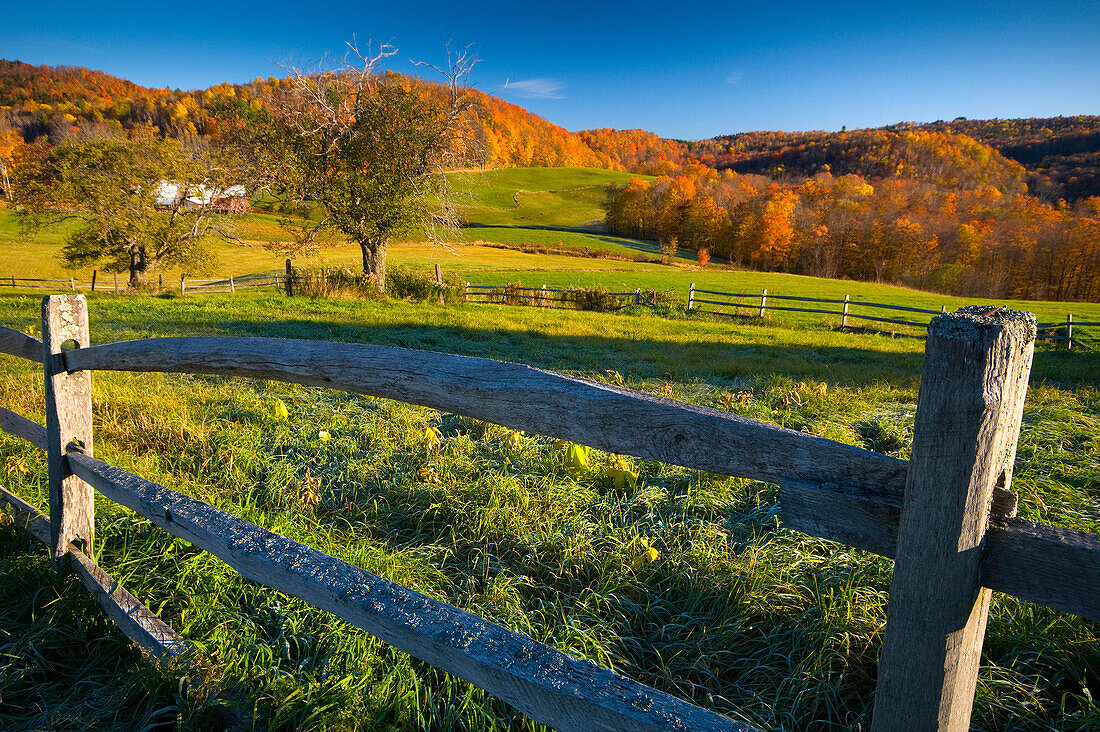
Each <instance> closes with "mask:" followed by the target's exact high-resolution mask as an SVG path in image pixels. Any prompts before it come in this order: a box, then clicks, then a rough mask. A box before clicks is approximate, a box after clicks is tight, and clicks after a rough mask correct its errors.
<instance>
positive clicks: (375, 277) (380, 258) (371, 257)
mask: <svg viewBox="0 0 1100 732" xmlns="http://www.w3.org/2000/svg"><path fill="white" fill-rule="evenodd" d="M359 248H360V249H362V250H363V274H365V275H367V276H368V277H370V279H371V281H372V282H374V284H375V286H377V287H378V289H379V290H383V291H384V290H385V289H386V240H385V239H374V240H371V241H364V242H359Z"/></svg>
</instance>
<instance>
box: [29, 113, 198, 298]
mask: <svg viewBox="0 0 1100 732" xmlns="http://www.w3.org/2000/svg"><path fill="white" fill-rule="evenodd" d="M207 173H208V169H207V166H205V165H204V164H203V162H202V160H201V158H200V157H199V156H198V155H197V154H195V152H194V151H190V150H187V149H185V147H184V146H183V144H182V143H180V142H179V141H177V140H171V139H166V140H160V139H156V138H154V137H151V136H147V135H146V136H143V135H138V136H136V137H134V138H130V139H125V138H122V139H101V140H84V141H81V140H73V141H65V142H63V143H62V144H60V145H57V146H56V147H47V146H46V145H44V144H39V145H35V146H32V148H31V151H30V153H29V154H27V155H25V156H24V160H23V164H22V165H21V166H20V168H19V170H18V180H17V183H16V185H15V191H16V203H17V204H19V205H20V206H21V208H22V211H23V216H24V224H25V225H26V226H27V227H28V228H32V229H36V228H41V227H43V226H48V225H51V224H55V223H58V222H60V221H63V220H76V221H79V222H80V225H79V226H78V227H77V228H76V229H75V231H73V233H71V234H70V235H69V236H68V238H67V240H66V242H65V247H64V249H63V250H62V257H63V259H64V260H65V262H66V263H67V264H68V265H70V266H74V267H77V266H85V265H93V264H98V263H104V264H106V269H107V270H108V271H113V272H124V271H127V272H129V276H130V286H131V287H138V286H140V285H141V284H142V283H144V282H145V279H146V277H147V276H148V275H149V273H150V272H153V271H154V270H156V269H157V268H158V267H161V266H164V265H169V264H180V265H184V266H195V267H201V266H203V264H204V263H207V262H208V261H209V259H210V256H211V253H210V249H209V246H208V244H209V241H210V240H211V238H212V236H211V235H212V234H213V233H214V231H215V217H214V216H213V212H212V207H211V206H210V205H209V203H210V202H211V199H212V198H214V197H216V195H217V192H216V188H215V187H214V186H212V185H209V184H207V185H203V182H205V181H206V175H207ZM196 181H197V182H198V183H196ZM166 183H167V184H169V185H171V186H174V189H172V188H169V189H168V190H174V195H172V196H170V198H171V200H170V201H167V202H166V203H165V202H164V201H163V200H162V203H161V204H159V205H158V200H157V199H158V196H161V197H162V199H163V197H164V193H165V188H164V186H165V184H166ZM189 198H190V199H191V200H188V199H189Z"/></svg>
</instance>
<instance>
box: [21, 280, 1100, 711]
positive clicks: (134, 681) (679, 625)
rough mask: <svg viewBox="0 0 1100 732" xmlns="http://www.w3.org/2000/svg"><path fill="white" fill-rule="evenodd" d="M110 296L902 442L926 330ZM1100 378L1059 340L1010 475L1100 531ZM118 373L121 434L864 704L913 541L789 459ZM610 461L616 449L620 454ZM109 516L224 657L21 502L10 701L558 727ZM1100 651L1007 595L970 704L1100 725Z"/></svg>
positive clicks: (733, 706)
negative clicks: (158, 632)
mask: <svg viewBox="0 0 1100 732" xmlns="http://www.w3.org/2000/svg"><path fill="white" fill-rule="evenodd" d="M578 261H581V260H578ZM39 303H40V298H39V297H38V296H29V295H17V296H5V297H0V323H2V324H4V325H7V326H11V327H16V328H20V329H24V330H30V331H34V330H35V323H36V322H37V317H38V312H39ZM89 311H90V316H91V323H92V341H93V342H107V341H116V340H124V339H130V338H138V337H146V336H168V335H252V336H268V337H293V338H310V339H327V340H338V341H350V342H364V343H377V344H383V345H400V346H409V347H415V348H424V349H431V350H436V351H445V352H451V353H459V354H468V355H478V356H488V357H490V358H497V359H505V360H512V361H520V362H524V363H529V364H533V365H535V366H539V367H544V368H550V369H555V370H560V371H565V372H568V373H573V374H577V375H582V376H585V377H588V378H593V379H597V380H605V381H613V382H620V381H621V382H622V383H624V384H626V385H628V386H630V387H633V388H637V389H641V390H643V391H647V392H651V393H655V394H663V395H666V396H672V397H674V398H677V399H682V400H685V401H688V402H692V403H696V404H702V405H707V406H711V407H715V408H718V409H723V410H726V411H730V412H734V413H737V414H741V415H744V416H748V417H754V418H758V419H763V420H766V421H769V422H772V423H776V424H781V425H785V426H787V427H791V428H794V429H798V430H803V431H806V432H810V433H813V434H817V435H821V436H825V437H829V438H832V439H836V440H840V441H842V442H847V443H851V444H857V445H862V446H866V447H869V448H871V449H874V450H877V451H879V452H885V453H889V454H891V455H896V456H899V457H907V455H908V451H909V449H910V441H911V428H912V421H913V413H914V408H915V400H916V392H917V382H918V379H919V373H920V368H921V362H922V356H921V352H922V347H923V344H922V342H921V341H918V340H916V339H891V338H887V337H882V336H875V335H860V334H854V333H840V332H836V331H833V330H831V329H829V328H824V327H809V326H795V327H792V326H790V325H786V324H783V323H781V322H774V321H771V322H769V321H765V322H763V323H760V322H756V321H753V322H730V321H721V322H719V321H717V320H714V319H711V318H707V317H697V316H691V317H689V316H683V315H676V314H675V313H670V314H669V316H668V317H657V316H655V315H653V314H652V313H650V312H649V311H648V310H643V309H630V310H627V311H623V312H620V313H616V314H602V313H590V312H568V311H551V310H545V309H536V308H501V307H494V306H479V305H469V304H467V305H457V306H440V305H436V304H421V303H414V302H399V301H374V302H360V301H338V302H333V301H327V300H322V299H308V298H286V297H284V296H283V295H281V294H276V293H272V294H262V293H248V294H242V293H238V294H237V295H236V296H229V295H225V296H221V295H214V296H204V297H194V298H190V297H188V298H180V297H176V296H163V297H150V296H145V295H133V296H120V297H115V296H112V295H101V294H98V293H97V294H96V295H93V296H91V297H90V301H89ZM0 371H2V373H3V378H2V379H0V405H3V406H5V407H8V408H11V409H14V410H16V411H19V412H21V413H23V414H26V415H28V416H29V417H31V418H33V419H36V420H38V421H41V420H42V419H43V413H42V409H43V407H42V376H41V373H40V371H39V370H37V369H35V368H34V367H33V366H32V365H31V364H29V363H28V362H23V361H16V360H14V359H11V358H9V357H6V356H4V357H0ZM1098 374H1100V363H1098V361H1097V355H1096V354H1092V353H1067V352H1065V351H1063V350H1058V349H1054V348H1049V347H1046V346H1041V347H1040V348H1039V350H1038V352H1037V354H1036V359H1035V367H1034V370H1033V375H1032V385H1031V390H1030V392H1029V395H1028V400H1027V404H1026V406H1025V413H1024V424H1023V432H1022V437H1021V441H1020V447H1019V452H1018V455H1017V465H1016V472H1015V476H1014V479H1013V488H1014V489H1015V490H1016V491H1017V492H1018V493H1019V494H1020V514H1021V515H1022V516H1024V517H1026V518H1031V519H1037V520H1043V521H1047V522H1051V523H1055V524H1059V525H1064V526H1069V527H1073V528H1079V529H1085V530H1089V531H1094V532H1095V531H1098V530H1100V495H1098V492H1097V491H1098V488H1097V486H1098V485H1100V462H1098V457H1097V456H1098V455H1100V444H1098V443H1097V435H1098V434H1100V398H1098V395H1100V391H1098V386H1100V383H1098ZM94 383H95V401H94V404H93V413H94V419H95V429H96V443H95V445H96V447H95V449H96V454H97V456H98V457H101V458H102V459H104V460H107V461H109V462H113V463H115V464H118V465H120V466H121V467H123V468H126V469H129V470H132V471H134V472H136V473H139V474H141V475H144V476H146V477H148V478H150V479H152V480H156V481H158V482H160V483H162V484H164V485H167V486H169V487H172V488H175V489H177V490H181V491H183V492H185V493H188V494H190V495H194V496H196V497H199V498H201V499H202V500H205V501H207V502H210V503H212V504H214V505H216V506H218V507H220V508H222V509H224V510H226V511H229V512H231V513H234V514H236V515H239V516H242V517H244V518H246V519H248V520H251V521H254V522H256V523H258V524H260V525H262V526H265V527H268V528H270V529H272V530H274V531H276V532H278V533H280V534H283V535H285V536H288V537H291V538H294V539H296V540H299V541H302V542H305V543H307V544H310V545H313V546H315V547H317V548H319V549H320V550H322V551H324V552H326V553H329V554H332V555H334V556H338V557H341V558H343V559H345V560H347V561H350V562H352V563H354V564H357V565H359V566H361V567H364V568H366V569H368V570H369V571H372V572H375V573H377V574H379V575H381V576H384V577H386V578H389V579H392V580H394V581H397V582H399V583H402V584H404V585H406V586H409V587H412V588H414V589H417V590H419V591H421V592H424V593H426V594H428V595H430V596H432V597H435V598H439V599H443V600H446V601H448V602H451V603H453V604H456V605H458V606H459V607H462V608H465V609H468V610H471V611H472V612H475V613H478V614H480V615H483V616H484V617H487V618H489V619H491V620H493V621H495V622H497V623H500V624H502V625H504V626H506V627H509V628H512V629H514V630H517V631H520V632H523V633H526V634H528V635H530V636H532V637H534V638H536V639H538V640H540V641H543V642H545V643H549V644H550V645H552V646H554V647H556V648H559V649H562V650H564V651H566V652H568V653H571V654H573V655H575V656H578V657H581V658H586V659H589V660H591V661H593V662H595V663H597V664H600V665H603V666H605V667H610V668H614V669H616V670H617V671H619V672H620V673H623V674H626V675H628V676H631V677H633V678H636V679H638V680H640V681H642V682H644V683H647V684H651V685H653V686H656V687H657V688H660V689H662V690H665V691H668V692H670V693H672V694H675V695H677V696H679V697H681V698H686V699H690V700H692V701H694V702H695V703H697V704H700V705H703V706H705V707H708V708H712V709H715V710H717V711H719V712H722V713H725V714H729V715H731V716H734V717H735V718H739V719H744V720H747V721H749V722H751V723H753V724H755V725H758V726H760V727H762V728H764V729H772V730H778V729H807V728H814V729H827V730H833V729H836V730H839V729H849V728H853V727H856V726H860V725H862V726H864V727H866V725H867V723H868V720H869V717H870V713H871V699H872V692H873V689H874V678H875V662H876V660H877V657H878V652H879V646H880V644H881V639H882V627H883V622H884V619H885V601H886V594H887V590H888V588H889V582H890V563H889V562H888V561H886V560H884V559H881V558H878V557H875V556H872V555H870V554H866V553H863V552H859V551H850V550H845V549H842V548H841V547H839V546H837V545H835V544H831V543H829V542H826V541H820V540H816V539H811V538H808V537H806V536H805V535H802V534H799V533H797V532H794V531H790V530H787V529H784V528H782V526H781V524H780V521H779V511H778V497H777V489H776V487H775V486H774V485H769V484H766V483H760V482H756V481H751V480H742V479H732V478H727V477H724V476H720V475H713V474H708V473H700V472H696V471H690V470H686V469H682V468H677V467H674V466H669V465H664V464H661V463H657V462H653V461H641V460H639V461H636V462H635V467H636V468H637V470H638V472H639V479H638V483H637V485H636V486H633V487H626V486H623V487H619V488H616V487H614V486H613V485H612V484H611V483H610V482H609V481H607V479H605V478H602V477H601V475H600V473H599V471H598V470H597V469H593V470H582V471H577V470H570V469H569V468H568V466H567V465H566V464H565V462H564V460H563V457H562V456H561V454H560V453H559V452H558V451H557V450H556V449H555V448H554V446H553V443H552V440H549V439H547V438H543V437H540V436H538V435H526V436H523V437H521V438H519V439H518V440H517V439H515V438H514V437H512V436H511V435H510V434H509V433H508V432H507V431H506V430H503V429H502V428H498V427H495V426H493V425H490V424H486V423H481V422H476V421H472V420H468V419H464V418H459V417H456V416H455V415H453V414H447V413H443V412H439V411H435V410H431V409H425V408H420V407H412V406H408V405H403V404H399V403H395V402H390V401H386V400H382V399H373V398H368V397H361V396H355V395H347V394H344V393H340V392H333V391H327V390H324V389H314V388H305V387H298V386H293V385H286V384H278V383H272V382H265V381H252V380H245V379H237V378H223V377H212V376H182V375H161V374H127V373H109V372H99V373H96V374H95V376H94ZM276 399H279V400H281V401H282V402H283V403H284V404H285V405H286V406H287V408H288V411H289V417H288V418H286V419H282V418H281V415H280V414H279V412H278V411H276V410H275V409H273V406H274V405H275V404H276V402H275V400H276ZM429 427H435V428H437V429H438V430H439V431H440V433H441V437H442V439H441V442H440V443H439V444H438V445H436V444H434V442H433V441H430V440H426V439H425V437H424V435H425V430H426V429H427V428H429ZM629 427H630V425H629V424H625V425H624V429H629ZM0 453H2V460H0V469H2V470H3V471H4V481H5V484H6V486H7V487H8V488H9V489H11V490H13V491H15V492H17V493H18V494H19V495H21V496H23V497H24V498H25V499H27V500H29V501H31V502H32V503H34V504H35V505H37V506H40V507H43V508H44V507H45V506H46V475H45V473H46V470H45V465H44V461H43V458H42V456H41V454H40V453H38V452H37V451H36V450H33V449H32V448H30V447H28V446H27V445H26V444H24V443H21V442H20V441H19V440H17V439H15V438H11V437H7V436H0ZM611 460H612V456H610V455H606V454H603V453H599V452H597V453H596V454H595V455H594V465H596V466H600V465H604V464H607V463H609V462H610V461H611ZM97 537H98V538H97V549H96V559H97V561H98V562H99V563H100V564H102V565H103V566H104V568H105V569H106V570H107V571H109V572H111V573H113V574H114V576H115V577H116V578H117V579H118V580H119V581H120V582H121V583H122V585H123V586H125V587H126V588H128V589H129V590H131V591H132V592H133V593H134V594H135V595H136V596H137V597H139V598H140V599H141V600H142V601H144V602H145V603H147V604H148V605H149V606H150V607H152V608H153V609H154V610H156V611H157V612H158V613H159V614H160V615H161V616H162V618H163V619H164V620H165V621H167V622H168V623H169V624H170V625H172V626H173V627H174V628H176V629H177V630H179V631H180V632H181V633H182V634H183V635H184V636H185V637H186V638H187V639H188V640H190V641H191V642H192V643H194V644H195V645H196V647H197V648H198V650H199V651H200V660H199V663H198V664H197V665H195V666H193V667H175V668H168V669H158V668H154V667H152V666H151V665H149V664H148V663H147V662H146V661H144V660H143V659H142V658H141V656H140V655H139V654H138V653H137V652H136V651H134V650H133V649H132V648H131V647H129V646H127V645H126V643H125V642H124V640H123V639H122V638H121V636H120V635H119V634H118V633H117V631H116V630H115V629H114V628H113V626H112V625H111V624H110V623H109V622H108V621H106V620H105V619H104V616H103V615H102V612H101V611H100V610H99V608H98V607H97V606H96V605H95V604H94V603H93V602H91V601H90V600H89V599H88V596H87V593H86V592H85V591H84V589H83V587H82V586H81V585H80V583H79V582H78V581H77V580H75V579H74V578H72V577H68V578H66V577H62V576H59V575H56V574H54V573H53V572H52V571H51V570H50V569H49V564H48V561H47V559H46V554H45V551H44V550H43V549H41V547H39V546H36V545H33V544H32V542H31V540H29V539H28V538H26V536H25V535H24V534H22V533H20V530H19V529H17V528H16V527H15V526H13V524H12V522H11V520H10V519H9V518H7V517H6V516H5V517H3V518H0V592H2V593H3V595H4V597H5V602H4V603H3V604H2V605H0V726H2V727H3V728H4V729H42V728H51V727H56V726H58V725H64V726H68V727H70V728H82V729H84V728H110V729H118V730H138V729H150V728H154V727H158V726H165V727H176V728H179V729H224V728H240V729H268V730H332V729H335V730H355V729H364V730H365V729H392V730H414V729H425V728H431V729H470V730H474V729H477V730H482V729H533V728H534V725H532V724H531V723H530V722H528V721H526V720H525V719H524V718H522V717H520V716H519V715H518V714H516V713H515V712H514V711H512V710H511V709H510V708H508V707H507V706H505V705H504V704H502V703H500V702H498V701H496V700H494V699H492V698H490V697H489V696H487V695H486V694H484V693H483V692H480V691H478V690H477V689H475V688H473V687H471V686H470V685H468V684H466V683H464V682H460V681H457V680H455V679H454V678H452V677H450V676H448V675H446V674H444V673H442V672H439V671H435V670H433V669H431V668H430V667H428V666H426V665H425V664H423V663H420V662H418V661H415V660H412V659H410V658H409V657H408V656H406V655H405V654H403V653H400V652H397V651H394V650H393V649H391V648H389V647H387V646H385V645H384V644H382V643H380V642H378V641H376V640H374V639H372V638H370V637H369V636H367V635H365V634H364V633H362V632H360V631H358V630H355V629H354V628H351V627H349V626H347V625H346V624H344V623H342V622H339V621H336V620H335V619H334V618H333V617H332V616H330V615H328V614H326V613H324V612H321V611H318V610H314V609H311V608H309V607H307V606H306V605H305V604H303V603H301V602H299V601H296V600H292V599H289V598H287V597H285V596H283V595H281V594H280V593H277V592H272V591H269V590H265V589H263V588H261V587H258V586H256V585H254V584H252V583H250V582H247V581H244V580H242V579H241V578H240V577H239V576H237V575H236V574H235V573H234V572H232V571H231V570H229V569H227V568H226V567H225V565H223V564H221V563H220V562H219V561H218V560H216V559H214V558H212V557H210V556H209V555H207V554H205V553H203V552H200V551H197V550H196V549H195V548H194V547H192V546H190V545H189V544H187V543H186V542H183V541H181V540H178V539H173V538H171V537H169V536H168V535H166V534H164V533H162V532H160V531H159V530H157V529H155V528H154V527H153V526H152V525H151V524H150V523H149V522H147V521H145V520H143V519H141V518H139V517H138V516H136V515H135V514H133V513H131V512H129V511H128V510H125V509H122V508H119V507H118V506H116V505H113V504H111V503H109V502H107V501H105V500H102V499H97ZM650 548H652V550H653V551H650ZM1096 668H1100V635H1098V628H1097V625H1096V624H1095V623H1092V622H1089V621H1085V620H1082V619H1080V618H1076V617H1073V616H1068V615H1064V614H1061V613H1058V612H1056V611H1054V610H1049V609H1046V608H1042V607H1038V606H1032V605H1028V604H1026V603H1023V602H1020V601H1017V600H1013V599H1010V598H1005V597H1001V596H996V597H994V599H993V605H992V610H991V614H990V620H989V630H988V634H987V640H986V644H985V650H984V652H983V657H982V669H981V675H980V680H979V686H978V692H977V700H976V706H975V717H974V724H975V727H976V728H978V729H990V730H992V729H1012V730H1042V729H1052V728H1054V729H1066V730H1085V729H1094V728H1096V726H1097V725H1098V724H1100V710H1098V708H1097V707H1096V705H1095V703H1094V701H1093V699H1094V697H1095V679H1094V675H1095V669H1096Z"/></svg>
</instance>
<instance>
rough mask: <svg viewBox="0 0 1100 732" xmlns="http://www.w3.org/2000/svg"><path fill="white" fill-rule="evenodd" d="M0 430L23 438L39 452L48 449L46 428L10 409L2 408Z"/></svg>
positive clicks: (0, 409)
mask: <svg viewBox="0 0 1100 732" xmlns="http://www.w3.org/2000/svg"><path fill="white" fill-rule="evenodd" d="M0 430H3V431H4V432H7V433H8V434H9V435H15V436H16V437H22V438H23V439H24V440H26V441H27V442H29V443H31V444H32V445H34V446H35V447H37V448H38V449H39V450H45V449H46V428H45V427H43V426H42V425H40V424H38V423H37V422H33V421H31V420H29V419H27V418H26V417H24V416H23V415H22V414H19V413H17V412H13V411H11V410H10V409H4V408H3V407H0Z"/></svg>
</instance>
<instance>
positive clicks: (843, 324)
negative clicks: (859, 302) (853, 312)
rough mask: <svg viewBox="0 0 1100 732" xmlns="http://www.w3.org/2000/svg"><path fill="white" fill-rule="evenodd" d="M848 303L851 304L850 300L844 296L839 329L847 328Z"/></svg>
mask: <svg viewBox="0 0 1100 732" xmlns="http://www.w3.org/2000/svg"><path fill="white" fill-rule="evenodd" d="M850 303H851V300H849V299H848V296H847V295H845V296H844V316H843V317H841V319H840V327H841V328H847V327H848V305H849V304H850Z"/></svg>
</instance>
